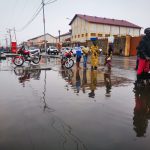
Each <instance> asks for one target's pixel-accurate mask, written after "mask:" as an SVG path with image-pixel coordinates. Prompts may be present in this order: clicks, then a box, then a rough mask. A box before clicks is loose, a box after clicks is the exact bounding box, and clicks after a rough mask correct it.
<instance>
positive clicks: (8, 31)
mask: <svg viewBox="0 0 150 150" xmlns="http://www.w3.org/2000/svg"><path fill="white" fill-rule="evenodd" d="M7 33H8V34H9V38H10V49H11V43H12V38H11V29H8V30H7Z"/></svg>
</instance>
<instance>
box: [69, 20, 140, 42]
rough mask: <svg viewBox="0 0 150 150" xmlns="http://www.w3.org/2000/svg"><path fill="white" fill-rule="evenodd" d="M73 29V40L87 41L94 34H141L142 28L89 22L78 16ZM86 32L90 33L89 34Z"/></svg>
mask: <svg viewBox="0 0 150 150" xmlns="http://www.w3.org/2000/svg"><path fill="white" fill-rule="evenodd" d="M71 29H72V38H71V39H72V42H85V41H86V40H89V39H90V38H91V37H93V36H94V37H105V36H109V35H120V36H126V35H131V36H139V35H140V29H135V28H128V27H119V26H111V25H104V24H95V23H89V22H87V21H85V20H83V19H81V18H79V17H76V19H75V20H74V22H73V23H72V25H71ZM86 33H88V35H87V36H86ZM91 33H92V35H91Z"/></svg>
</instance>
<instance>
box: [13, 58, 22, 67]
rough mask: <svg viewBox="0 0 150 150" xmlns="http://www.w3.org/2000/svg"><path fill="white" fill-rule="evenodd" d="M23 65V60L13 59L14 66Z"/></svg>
mask: <svg viewBox="0 0 150 150" xmlns="http://www.w3.org/2000/svg"><path fill="white" fill-rule="evenodd" d="M23 63H24V60H23V59H22V58H21V57H15V58H14V64H15V65H16V66H22V65H23Z"/></svg>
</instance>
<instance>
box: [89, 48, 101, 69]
mask: <svg viewBox="0 0 150 150" xmlns="http://www.w3.org/2000/svg"><path fill="white" fill-rule="evenodd" d="M90 51H91V66H93V67H97V65H98V57H99V49H98V46H94V45H93V46H91V50H90Z"/></svg>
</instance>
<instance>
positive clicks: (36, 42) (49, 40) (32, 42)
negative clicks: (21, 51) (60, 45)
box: [28, 33, 57, 46]
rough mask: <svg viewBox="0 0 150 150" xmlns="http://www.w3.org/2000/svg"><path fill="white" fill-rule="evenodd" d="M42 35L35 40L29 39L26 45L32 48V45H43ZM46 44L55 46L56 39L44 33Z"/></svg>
mask: <svg viewBox="0 0 150 150" xmlns="http://www.w3.org/2000/svg"><path fill="white" fill-rule="evenodd" d="M44 41H45V40H44V35H41V36H37V37H35V38H32V39H29V40H28V45H29V46H32V45H34V46H35V45H36V46H42V45H44ZM46 42H47V44H48V45H52V44H56V42H57V40H56V37H54V36H52V35H50V34H48V33H46Z"/></svg>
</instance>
